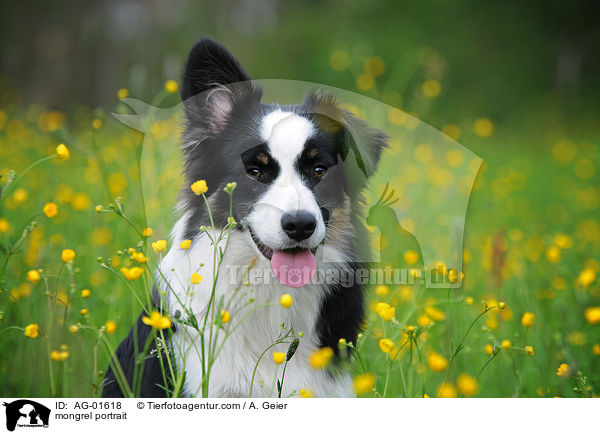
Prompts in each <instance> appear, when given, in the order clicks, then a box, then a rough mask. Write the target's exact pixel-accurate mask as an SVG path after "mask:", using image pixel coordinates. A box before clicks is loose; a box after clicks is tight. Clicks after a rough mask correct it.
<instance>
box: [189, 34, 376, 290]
mask: <svg viewBox="0 0 600 434" xmlns="http://www.w3.org/2000/svg"><path fill="white" fill-rule="evenodd" d="M181 97H182V100H183V101H184V109H185V115H186V124H185V131H184V134H183V149H184V154H185V177H186V187H185V188H184V189H183V201H182V206H183V208H184V209H185V210H186V211H191V214H190V215H191V216H190V218H189V219H188V221H187V228H186V237H187V238H193V237H194V236H195V235H196V234H197V233H198V231H199V227H200V226H201V225H208V221H207V220H208V219H207V217H208V216H207V212H206V206H205V204H204V202H203V200H202V199H201V198H199V197H198V196H196V195H195V194H194V193H193V192H192V191H191V190H190V189H189V185H190V184H191V183H193V182H195V181H196V180H199V179H205V180H206V181H207V185H208V192H207V193H206V195H207V197H208V198H209V199H208V201H209V204H210V207H211V212H212V214H213V218H214V220H215V224H217V225H224V224H225V223H226V221H227V217H228V216H229V213H230V205H229V198H228V196H227V195H226V194H225V193H224V192H223V191H222V190H223V188H224V187H225V185H226V184H227V183H228V182H236V183H237V188H236V190H235V193H234V196H233V210H232V212H233V216H234V218H235V220H236V221H237V222H238V227H237V229H238V230H240V231H242V232H244V233H246V234H247V239H248V243H250V244H251V245H252V246H253V247H254V248H255V249H256V250H257V253H258V252H259V253H260V255H262V256H264V258H265V259H266V260H269V261H271V266H272V268H273V271H274V273H275V274H276V275H277V277H279V279H280V280H281V281H282V282H283V283H284V284H288V286H302V285H303V284H305V283H307V282H308V281H309V280H310V278H312V274H314V269H315V267H316V260H315V256H314V255H315V252H316V251H317V249H318V248H319V246H321V245H323V244H324V243H328V242H331V243H338V244H339V247H341V248H342V249H346V250H347V249H348V248H351V245H352V243H351V241H350V240H351V239H352V232H353V231H352V225H351V222H350V219H351V214H352V211H353V209H352V208H353V204H354V203H355V201H356V199H357V197H358V195H359V194H360V191H361V190H362V189H363V188H364V186H365V184H366V180H367V177H368V176H370V175H371V174H372V173H373V172H374V169H375V167H376V165H377V161H378V159H379V155H380V153H381V150H382V148H383V147H384V146H385V137H384V135H383V134H382V133H381V132H379V131H377V130H375V129H372V128H370V127H368V126H367V125H366V124H365V123H364V122H362V121H360V120H358V119H356V118H355V117H353V116H352V115H350V114H349V113H348V112H346V111H344V110H342V109H341V108H340V107H339V106H338V105H337V104H336V101H335V100H334V98H332V97H331V96H329V95H318V94H317V93H310V94H308V95H307V96H306V97H305V100H304V102H303V103H302V104H298V105H274V104H264V103H263V102H262V101H261V99H262V90H261V89H260V88H259V87H257V86H255V85H254V84H253V83H252V82H251V81H250V77H249V76H248V74H247V73H246V72H245V71H244V69H243V68H242V67H241V66H240V64H239V62H238V61H237V60H236V59H235V58H234V57H233V56H232V55H231V53H230V52H229V51H227V49H225V48H224V47H223V46H221V45H220V44H218V43H216V42H214V41H212V40H209V39H203V40H201V41H199V42H198V43H197V44H196V45H195V46H194V47H193V49H192V50H191V52H190V54H189V58H188V61H187V65H186V69H185V72H184V76H183V83H182V89H181ZM350 168H352V169H353V170H350ZM283 267H285V268H286V269H292V268H301V269H303V270H307V271H308V273H307V274H306V275H305V277H304V278H302V279H299V280H298V281H297V285H296V284H293V283H292V282H289V281H286V279H285V277H282V274H281V273H280V272H279V270H280V268H281V269H282V268H283Z"/></svg>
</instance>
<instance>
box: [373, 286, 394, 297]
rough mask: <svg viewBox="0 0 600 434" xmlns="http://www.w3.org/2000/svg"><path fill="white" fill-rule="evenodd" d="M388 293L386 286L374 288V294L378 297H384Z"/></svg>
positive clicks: (388, 288)
mask: <svg viewBox="0 0 600 434" xmlns="http://www.w3.org/2000/svg"><path fill="white" fill-rule="evenodd" d="M389 293H390V287H389V286H387V285H377V286H376V287H375V294H377V295H378V296H379V297H385V296H387V295H388V294H389Z"/></svg>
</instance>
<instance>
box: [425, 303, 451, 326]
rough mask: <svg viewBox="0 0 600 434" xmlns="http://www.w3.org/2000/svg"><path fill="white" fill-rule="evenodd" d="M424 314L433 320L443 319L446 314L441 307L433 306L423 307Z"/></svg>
mask: <svg viewBox="0 0 600 434" xmlns="http://www.w3.org/2000/svg"><path fill="white" fill-rule="evenodd" d="M425 314H426V315H427V316H428V317H429V318H431V319H432V320H434V321H437V322H439V321H443V320H445V319H446V314H445V313H444V311H442V310H441V309H438V308H437V307H435V306H427V307H425Z"/></svg>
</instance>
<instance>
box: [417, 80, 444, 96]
mask: <svg viewBox="0 0 600 434" xmlns="http://www.w3.org/2000/svg"><path fill="white" fill-rule="evenodd" d="M421 92H423V95H425V96H426V97H427V98H435V97H436V96H438V95H439V94H440V93H441V92H442V84H441V83H440V82H439V81H438V80H436V79H433V78H430V79H429V80H426V81H425V82H424V83H423V84H422V85H421Z"/></svg>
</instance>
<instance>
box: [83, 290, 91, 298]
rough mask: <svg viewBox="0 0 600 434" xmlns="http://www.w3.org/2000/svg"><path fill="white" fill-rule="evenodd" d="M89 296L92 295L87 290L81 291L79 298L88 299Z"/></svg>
mask: <svg viewBox="0 0 600 434" xmlns="http://www.w3.org/2000/svg"><path fill="white" fill-rule="evenodd" d="M91 294H92V291H90V290H89V289H82V290H81V298H88V297H89V296H90V295H91Z"/></svg>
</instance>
